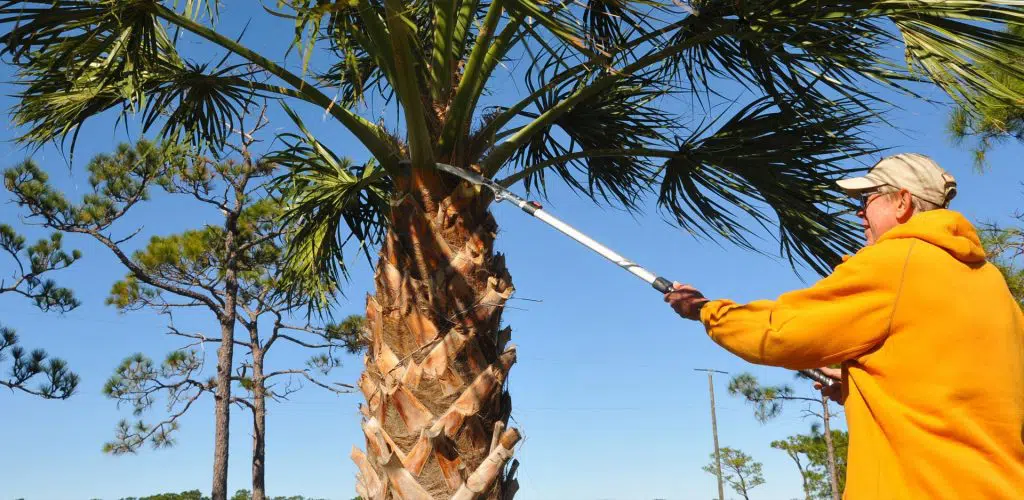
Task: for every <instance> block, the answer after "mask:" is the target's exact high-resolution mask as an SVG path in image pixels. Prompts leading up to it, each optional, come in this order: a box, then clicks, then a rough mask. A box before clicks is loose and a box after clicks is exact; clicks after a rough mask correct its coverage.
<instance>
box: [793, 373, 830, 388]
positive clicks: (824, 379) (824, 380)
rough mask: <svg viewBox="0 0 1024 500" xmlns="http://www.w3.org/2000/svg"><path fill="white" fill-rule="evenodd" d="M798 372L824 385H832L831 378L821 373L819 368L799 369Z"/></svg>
mask: <svg viewBox="0 0 1024 500" xmlns="http://www.w3.org/2000/svg"><path fill="white" fill-rule="evenodd" d="M800 373H802V374H803V375H804V376H805V377H807V378H809V379H811V380H813V381H815V382H817V383H819V384H821V385H823V386H826V387H828V386H830V385H832V382H833V380H832V378H831V377H829V376H827V375H825V374H824V373H822V372H821V370H800Z"/></svg>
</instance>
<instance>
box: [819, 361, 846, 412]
mask: <svg viewBox="0 0 1024 500" xmlns="http://www.w3.org/2000/svg"><path fill="white" fill-rule="evenodd" d="M818 370H820V371H821V373H823V374H825V376H827V377H828V378H830V379H832V385H830V386H828V387H824V386H822V385H821V384H819V383H817V382H815V383H814V388H815V389H818V390H819V391H821V395H822V396H828V398H829V399H831V400H832V401H835V402H836V403H839V404H843V403H845V402H846V401H845V400H844V399H843V371H842V370H840V369H838V368H827V367H825V368H818Z"/></svg>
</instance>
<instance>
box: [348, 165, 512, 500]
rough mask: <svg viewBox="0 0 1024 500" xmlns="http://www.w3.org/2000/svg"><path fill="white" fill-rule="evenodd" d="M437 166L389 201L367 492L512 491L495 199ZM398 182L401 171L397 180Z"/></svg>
mask: <svg viewBox="0 0 1024 500" xmlns="http://www.w3.org/2000/svg"><path fill="white" fill-rule="evenodd" d="M440 175H443V174H439V173H436V172H421V171H412V172H410V176H409V177H408V178H407V179H405V180H404V182H405V183H407V185H404V186H403V185H400V186H399V188H401V192H405V194H406V196H403V197H402V198H400V199H399V201H396V202H394V204H393V205H392V213H391V222H392V224H391V232H390V233H389V234H388V237H387V240H386V242H385V243H384V245H383V247H382V249H381V251H380V260H379V262H378V264H377V269H376V274H375V284H376V294H375V295H374V296H368V297H367V307H366V319H367V326H368V328H369V330H370V333H371V336H372V339H371V344H370V349H369V350H368V352H367V355H366V357H365V370H364V372H363V375H362V377H361V378H360V380H359V386H360V389H361V390H362V392H363V395H364V396H365V398H366V404H365V405H361V406H360V409H361V411H362V413H363V430H364V433H365V435H366V450H367V451H366V454H364V453H363V452H362V451H361V450H359V449H358V448H354V449H353V451H352V459H353V460H354V461H355V463H356V465H357V466H358V468H359V473H358V474H357V487H356V489H357V492H358V493H359V495H361V496H362V497H363V498H366V499H373V500H381V499H389V498H404V499H411V498H415V499H421V498H424V499H429V498H453V499H463V498H465V499H470V498H487V499H510V498H512V496H513V495H514V494H515V491H516V490H517V489H518V484H517V483H516V480H515V468H516V466H517V464H516V463H515V462H514V461H513V463H512V465H511V467H509V469H508V470H507V471H506V470H505V466H506V465H507V463H508V462H509V460H510V459H511V458H512V449H513V447H514V446H515V444H516V442H517V441H518V440H519V433H518V431H516V430H515V429H508V430H506V429H505V426H506V424H507V421H508V417H509V414H510V413H511V409H512V403H511V398H510V397H509V394H508V392H507V391H505V390H504V383H505V380H506V377H507V375H508V371H509V369H510V368H511V366H512V364H513V363H515V360H516V351H515V347H514V346H510V347H508V348H507V349H506V347H505V346H506V344H507V343H508V341H509V337H510V334H511V329H510V328H505V329H499V324H500V319H501V311H502V308H503V306H504V304H505V301H506V300H508V298H509V297H510V296H511V295H512V292H513V288H512V282H511V278H510V276H509V274H508V272H507V270H506V269H505V262H504V257H503V256H501V255H495V254H494V251H493V248H494V237H495V233H496V231H497V224H496V223H495V221H494V218H493V217H492V216H491V214H490V213H489V211H488V210H487V205H488V203H489V201H490V200H489V199H486V198H483V197H482V196H481V195H480V194H479V191H477V190H474V189H470V188H468V187H467V186H465V185H462V186H457V185H456V182H455V180H454V179H451V178H444V179H442V178H441V177H439V176H440ZM400 182H401V181H400Z"/></svg>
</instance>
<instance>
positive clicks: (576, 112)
mask: <svg viewBox="0 0 1024 500" xmlns="http://www.w3.org/2000/svg"><path fill="white" fill-rule="evenodd" d="M587 82H588V80H587V79H581V80H578V81H567V82H565V83H564V84H563V85H560V86H558V87H556V88H554V89H552V90H551V91H550V92H548V93H547V94H546V96H545V97H543V98H542V99H541V102H540V103H539V108H540V109H539V110H538V111H537V113H530V112H523V113H522V114H523V115H524V116H526V117H529V118H536V117H537V116H538V115H539V113H543V112H544V111H545V110H546V109H548V107H549V106H553V105H554V104H556V103H558V102H559V101H561V100H562V99H563V98H564V96H565V95H567V94H570V93H573V92H575V91H576V90H578V88H579V87H580V86H585V85H587ZM664 94H665V91H663V90H660V89H659V88H658V86H657V85H654V84H652V83H651V82H646V81H642V80H640V79H628V80H623V81H621V82H620V83H619V84H617V85H615V86H613V87H612V88H610V89H609V90H608V91H606V92H602V93H599V94H595V95H594V96H593V97H592V98H590V99H587V100H584V101H583V102H581V103H579V104H578V105H577V106H575V107H574V108H573V109H572V110H571V111H569V112H568V113H565V114H564V115H562V116H561V117H559V119H558V120H556V121H554V122H553V123H552V124H551V125H549V126H548V127H547V128H546V129H545V130H544V131H542V132H541V133H538V134H536V135H534V136H533V138H532V139H531V140H530V141H529V142H527V143H526V144H524V145H523V147H521V148H520V149H519V150H518V151H517V152H516V153H515V155H514V156H513V159H512V160H513V161H512V165H513V166H514V167H515V168H518V169H519V170H520V172H523V173H524V174H523V175H522V177H523V179H524V183H525V186H526V188H527V190H528V191H531V190H533V189H537V190H538V191H540V192H541V193H542V194H545V195H546V176H545V174H546V172H547V171H549V170H550V171H551V172H553V173H554V174H555V175H557V176H558V178H560V179H561V180H562V181H563V182H565V183H566V184H567V185H568V186H569V187H570V188H572V189H573V190H575V191H577V192H581V193H583V194H585V195H587V196H589V197H590V198H591V199H594V200H595V201H597V200H599V199H600V200H603V201H605V202H614V203H616V204H618V205H621V206H623V207H626V208H628V209H633V208H636V204H637V202H638V201H639V199H640V195H641V194H642V193H643V192H644V190H645V189H646V186H647V185H648V178H649V176H650V175H651V173H652V171H653V165H652V164H650V163H649V161H647V159H645V158H644V157H643V156H641V155H628V154H623V155H593V156H591V155H588V154H587V153H588V152H596V151H604V150H619V151H624V152H625V151H630V150H636V149H643V148H646V147H649V146H651V145H652V144H657V143H659V142H662V141H664V140H665V139H666V138H665V131H666V130H668V128H669V127H670V126H671V125H672V116H671V115H670V114H668V113H666V112H664V111H662V110H660V109H659V108H658V106H657V105H656V103H655V100H656V99H658V98H659V97H662V96H663V95H664ZM541 166H544V167H546V168H538V167H541Z"/></svg>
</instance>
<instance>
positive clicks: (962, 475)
mask: <svg viewBox="0 0 1024 500" xmlns="http://www.w3.org/2000/svg"><path fill="white" fill-rule="evenodd" d="M701 320H702V321H703V323H704V325H705V327H706V328H707V331H708V334H709V335H710V336H711V338H712V339H713V340H714V341H715V342H717V343H718V344H721V345H722V346H723V347H725V348H726V349H728V350H729V351H730V352H733V353H735V354H736V355H738V356H740V357H741V358H743V359H745V360H747V361H750V362H752V363H758V364H764V365H773V366H782V367H786V368H791V369H804V368H817V367H820V366H825V365H829V364H832V363H842V366H843V392H844V395H845V396H846V403H845V406H846V418H847V424H848V427H849V430H850V447H849V455H848V468H847V477H846V492H845V498H847V499H853V500H860V499H904V498H907V499H931V498H950V499H1011V498H1012V499H1020V498H1024V316H1022V314H1021V310H1020V308H1019V306H1018V305H1017V303H1016V302H1015V301H1014V299H1013V297H1012V296H1011V295H1010V292H1009V290H1008V289H1007V286H1006V282H1005V281H1004V280H1003V278H1002V276H1001V274H1000V273H999V271H998V270H997V269H996V268H995V267H994V266H992V265H991V264H989V263H986V262H985V252H984V250H983V249H982V247H981V243H980V242H979V240H978V235H977V233H976V232H975V230H974V228H973V227H972V226H971V224H970V222H968V221H967V219H965V218H964V217H963V216H962V215H960V214H959V213H957V212H953V211H950V210H935V211H930V212H924V213H921V214H918V215H915V216H913V217H912V218H911V219H910V220H909V221H908V222H907V223H906V224H902V225H900V226H898V227H896V228H893V229H891V230H890V231H888V232H886V233H885V234H884V235H883V236H882V237H881V238H880V239H879V240H878V241H877V242H876V243H875V244H873V245H870V246H867V247H865V248H864V249H862V250H861V251H859V252H857V254H856V255H854V256H852V257H850V258H848V259H847V260H846V261H845V262H844V263H842V264H840V265H839V266H837V267H836V268H835V271H834V272H833V273H832V274H831V275H830V276H828V277H827V278H824V279H822V280H821V281H819V282H817V283H816V284H814V285H813V286H811V287H810V288H807V289H803V290H797V291H794V292H790V293H786V294H784V295H782V296H780V297H779V298H778V300H775V301H769V300H762V301H756V302H751V303H749V304H743V305H741V304H736V303H735V302H731V301H728V300H717V301H712V302H709V303H708V304H707V305H706V306H705V307H704V308H703V310H702V311H701Z"/></svg>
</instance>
